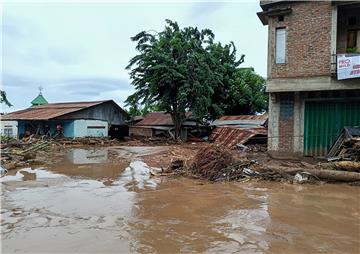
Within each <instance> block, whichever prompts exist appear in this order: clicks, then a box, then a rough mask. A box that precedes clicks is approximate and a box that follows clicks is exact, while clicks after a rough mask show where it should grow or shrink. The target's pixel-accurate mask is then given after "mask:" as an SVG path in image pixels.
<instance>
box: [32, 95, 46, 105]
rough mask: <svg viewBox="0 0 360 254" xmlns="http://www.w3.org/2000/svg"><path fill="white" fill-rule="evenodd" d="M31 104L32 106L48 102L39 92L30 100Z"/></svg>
mask: <svg viewBox="0 0 360 254" xmlns="http://www.w3.org/2000/svg"><path fill="white" fill-rule="evenodd" d="M31 104H32V105H33V106H40V105H44V104H48V102H47V100H46V99H45V98H44V96H42V94H41V93H39V95H38V96H37V97H36V98H35V99H33V100H32V102H31Z"/></svg>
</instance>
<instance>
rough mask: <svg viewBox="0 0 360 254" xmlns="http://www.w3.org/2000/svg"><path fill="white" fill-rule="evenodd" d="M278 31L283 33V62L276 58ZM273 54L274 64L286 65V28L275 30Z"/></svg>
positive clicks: (277, 52)
mask: <svg viewBox="0 0 360 254" xmlns="http://www.w3.org/2000/svg"><path fill="white" fill-rule="evenodd" d="M279 31H283V32H284V35H283V36H284V41H283V43H282V44H283V47H284V48H283V58H281V59H283V61H281V59H280V58H278V55H279V50H278V47H279V42H278V33H279ZM274 50H275V52H274V56H275V64H286V63H287V28H286V27H277V28H275V49H274Z"/></svg>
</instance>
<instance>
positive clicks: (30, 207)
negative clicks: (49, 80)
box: [1, 143, 360, 253]
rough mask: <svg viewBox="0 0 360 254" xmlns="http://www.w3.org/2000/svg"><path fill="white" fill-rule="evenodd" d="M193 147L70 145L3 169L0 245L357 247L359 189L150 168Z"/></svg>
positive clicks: (69, 249)
mask: <svg viewBox="0 0 360 254" xmlns="http://www.w3.org/2000/svg"><path fill="white" fill-rule="evenodd" d="M200 146H201V144H191V143H190V144H187V145H168V146H156V147H146V146H141V147H139V146H130V145H129V146H118V147H111V148H93V149H89V148H86V149H84V148H75V149H71V150H70V151H68V150H60V151H58V152H57V153H56V154H55V155H54V156H49V155H48V157H49V160H48V164H47V165H45V166H44V167H42V168H36V167H34V168H26V169H17V170H11V171H9V173H8V174H7V175H6V176H5V177H3V178H1V189H2V192H1V248H2V249H1V250H2V253H13V252H18V253H23V252H27V253H29V252H31V253H39V252H47V253H49V252H56V253H60V252H61V253H64V252H65V253H74V252H83V253H84V252H85V253H128V252H136V253H139V252H140V253H153V252H158V253H178V252H185V253H189V252H212V253H223V252H225V253H239V252H240V253H241V252H242V253H318V252H323V253H359V252H360V244H359V241H358V240H359V235H360V220H359V217H360V199H359V196H360V195H359V194H360V193H359V191H360V189H359V188H358V187H353V186H347V185H328V184H325V185H323V184H320V185H292V184H287V183H278V182H265V181H255V180H254V181H250V182H246V183H236V182H232V183H215V184H214V183H209V182H206V181H201V180H194V179H188V178H181V177H177V178H168V177H166V176H154V175H158V174H156V172H159V171H160V168H161V167H166V166H167V164H168V162H169V160H171V159H172V158H183V159H186V160H190V159H191V158H192V157H193V155H194V154H195V153H196V151H197V149H198V148H199V147H200ZM239 156H241V155H239ZM253 156H256V155H255V154H254V155H253ZM257 157H258V158H259V160H260V157H259V156H257ZM261 159H262V160H267V158H265V157H264V158H261ZM288 163H292V162H288ZM294 163H298V162H294ZM150 166H151V167H150Z"/></svg>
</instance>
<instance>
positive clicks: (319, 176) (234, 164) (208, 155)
mask: <svg viewBox="0 0 360 254" xmlns="http://www.w3.org/2000/svg"><path fill="white" fill-rule="evenodd" d="M174 162H176V163H175V164H176V165H175V164H174V165H170V166H169V167H168V169H169V171H171V170H173V172H171V173H172V174H175V175H182V176H190V177H194V178H200V179H205V180H209V181H213V182H217V181H240V182H244V181H248V180H250V179H251V178H256V179H263V180H272V181H287V182H291V183H292V182H297V183H315V182H319V181H326V182H351V183H355V184H360V173H358V172H346V171H340V170H334V169H333V168H332V169H324V168H321V167H319V168H315V166H313V165H309V166H302V167H295V168H293V167H284V166H280V165H278V166H275V167H274V166H270V165H266V164H265V163H264V164H260V163H258V162H257V161H256V160H250V159H248V158H241V159H239V160H236V161H235V159H234V157H233V156H232V153H231V151H230V150H227V149H224V148H223V147H220V146H216V145H211V146H207V147H205V148H203V149H201V150H199V152H198V153H197V154H196V155H195V157H194V159H193V162H192V164H190V166H189V167H186V166H184V163H182V162H180V161H178V160H176V161H174ZM345 162H347V161H342V162H341V163H345ZM347 163H349V162H347ZM352 163H355V162H352ZM305 165H306V164H305Z"/></svg>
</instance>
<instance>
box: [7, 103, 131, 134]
mask: <svg viewBox="0 0 360 254" xmlns="http://www.w3.org/2000/svg"><path fill="white" fill-rule="evenodd" d="M126 117H127V113H126V112H125V111H124V110H123V109H122V108H121V107H120V106H119V105H117V104H116V103H115V102H114V101H113V100H104V101H88V102H65V103H42V104H33V106H32V107H30V108H27V109H24V110H19V111H15V112H12V113H9V114H6V115H2V116H1V134H2V135H5V136H12V137H19V138H21V137H23V136H27V135H32V134H34V135H49V136H51V137H54V136H55V135H56V134H57V129H56V127H57V126H59V125H60V126H61V129H62V135H63V136H64V137H68V138H74V137H88V136H90V137H107V136H111V137H112V138H121V137H124V136H127V135H128V127H127V125H126V124H125V120H126Z"/></svg>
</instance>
